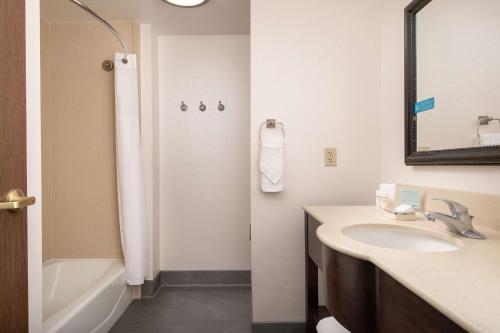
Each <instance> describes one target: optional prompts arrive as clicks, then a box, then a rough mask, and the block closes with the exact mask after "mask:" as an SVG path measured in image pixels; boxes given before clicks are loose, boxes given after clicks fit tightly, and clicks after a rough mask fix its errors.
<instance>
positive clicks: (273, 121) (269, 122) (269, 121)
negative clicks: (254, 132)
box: [259, 119, 285, 141]
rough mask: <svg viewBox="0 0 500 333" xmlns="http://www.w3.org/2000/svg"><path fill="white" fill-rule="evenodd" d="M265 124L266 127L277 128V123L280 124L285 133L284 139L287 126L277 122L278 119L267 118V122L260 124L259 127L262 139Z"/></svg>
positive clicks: (260, 138)
mask: <svg viewBox="0 0 500 333" xmlns="http://www.w3.org/2000/svg"><path fill="white" fill-rule="evenodd" d="M264 125H265V126H266V128H276V125H279V126H280V128H281V132H282V133H283V139H284V138H285V126H284V125H283V123H277V122H276V119H267V120H266V121H265V122H263V123H262V124H260V129H259V140H260V141H262V130H263V129H264Z"/></svg>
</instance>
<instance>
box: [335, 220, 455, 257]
mask: <svg viewBox="0 0 500 333" xmlns="http://www.w3.org/2000/svg"><path fill="white" fill-rule="evenodd" d="M342 233H343V234H344V235H345V236H347V237H349V238H350V239H353V240H355V241H358V242H361V243H364V244H368V245H372V246H377V247H383V248H388V249H396V250H404V251H416V252H448V251H455V250H458V249H459V248H460V243H459V241H457V240H454V239H452V238H451V237H450V238H445V236H441V235H439V234H437V233H434V232H431V231H424V230H420V229H416V228H409V227H402V226H390V225H384V224H362V225H355V226H349V227H345V228H344V229H342Z"/></svg>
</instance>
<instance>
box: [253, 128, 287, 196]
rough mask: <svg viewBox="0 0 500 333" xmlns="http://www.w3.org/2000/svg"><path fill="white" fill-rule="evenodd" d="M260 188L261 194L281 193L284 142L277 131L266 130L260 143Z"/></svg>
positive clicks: (281, 135) (280, 133)
mask: <svg viewBox="0 0 500 333" xmlns="http://www.w3.org/2000/svg"><path fill="white" fill-rule="evenodd" d="M259 169H260V186H261V190H262V192H282V191H283V174H284V142H283V134H282V132H281V131H280V130H279V129H266V130H264V131H263V135H262V138H261V143H260V165H259Z"/></svg>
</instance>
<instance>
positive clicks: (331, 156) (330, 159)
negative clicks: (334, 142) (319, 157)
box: [325, 148, 337, 166]
mask: <svg viewBox="0 0 500 333" xmlns="http://www.w3.org/2000/svg"><path fill="white" fill-rule="evenodd" d="M325 166H337V148H325Z"/></svg>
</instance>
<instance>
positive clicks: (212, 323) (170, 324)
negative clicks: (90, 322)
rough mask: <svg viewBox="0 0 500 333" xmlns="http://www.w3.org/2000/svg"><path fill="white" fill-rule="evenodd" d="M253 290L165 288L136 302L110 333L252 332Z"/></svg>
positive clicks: (239, 288)
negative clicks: (153, 295)
mask: <svg viewBox="0 0 500 333" xmlns="http://www.w3.org/2000/svg"><path fill="white" fill-rule="evenodd" d="M251 307H252V306H251V292H250V287H164V288H161V289H160V291H159V292H158V294H157V295H156V297H155V298H153V299H144V300H135V301H133V302H132V304H131V305H130V306H129V308H128V309H127V311H125V313H124V314H123V316H122V317H121V318H120V319H119V320H118V322H117V323H116V324H115V326H113V328H112V329H111V331H110V332H111V333H121V332H123V333H135V332H141V333H149V332H154V333H156V332H162V333H250V332H251V324H250V322H251Z"/></svg>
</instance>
